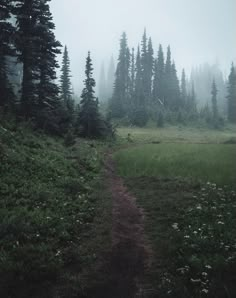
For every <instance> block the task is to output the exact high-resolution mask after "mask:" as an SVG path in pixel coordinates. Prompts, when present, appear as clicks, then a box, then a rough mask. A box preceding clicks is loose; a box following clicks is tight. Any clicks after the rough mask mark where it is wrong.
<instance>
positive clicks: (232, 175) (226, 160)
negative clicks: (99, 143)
mask: <svg viewBox="0 0 236 298" xmlns="http://www.w3.org/2000/svg"><path fill="white" fill-rule="evenodd" d="M115 160H116V161H117V163H118V170H119V173H120V175H122V176H128V177H140V176H149V177H150V176H155V177H166V178H170V177H183V178H191V179H198V180H202V181H205V182H207V181H210V182H213V183H217V184H218V185H221V186H222V185H235V181H236V162H234V161H236V145H228V144H227V145H224V144H217V145H216V144H181V143H180V144H172V143H168V144H164V143H163V144H155V145H154V144H153V145H140V146H138V147H134V148H129V149H126V150H121V151H119V152H117V153H116V154H115Z"/></svg>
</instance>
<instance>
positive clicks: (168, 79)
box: [164, 46, 172, 108]
mask: <svg viewBox="0 0 236 298" xmlns="http://www.w3.org/2000/svg"><path fill="white" fill-rule="evenodd" d="M171 81H172V63H171V50H170V46H168V48H167V56H166V63H165V88H164V90H165V94H164V98H165V101H164V102H165V107H167V108H171Z"/></svg>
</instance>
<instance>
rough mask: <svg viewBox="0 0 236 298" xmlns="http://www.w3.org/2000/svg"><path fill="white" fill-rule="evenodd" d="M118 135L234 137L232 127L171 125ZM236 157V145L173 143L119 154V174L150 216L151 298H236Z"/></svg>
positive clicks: (163, 138)
mask: <svg viewBox="0 0 236 298" xmlns="http://www.w3.org/2000/svg"><path fill="white" fill-rule="evenodd" d="M191 131H192V133H191ZM120 133H121V136H122V137H123V138H125V137H126V136H127V135H126V134H127V133H130V134H131V136H132V138H133V142H134V144H136V143H143V142H145V143H147V142H153V141H162V142H166V141H167V142H172V141H173V142H180V143H183V142H184V143H186V142H187V143H188V142H190V143H192V142H193V143H195V142H214V143H221V142H225V141H227V140H228V139H231V138H235V132H234V131H233V130H229V131H228V130H227V131H223V132H218V131H207V130H204V132H203V131H198V130H196V129H187V130H186V131H182V130H181V131H180V130H179V129H176V128H173V127H172V128H169V129H164V130H153V129H151V130H150V129H134V130H131V129H121V130H120ZM235 152H236V150H235V145H223V144H218V145H212V144H211V145H207V144H204V145H200V144H170V143H169V144H155V145H154V144H153V145H141V146H140V145H139V146H138V147H134V148H130V149H125V150H122V151H119V152H117V153H116V154H115V158H116V160H117V162H118V167H119V171H120V174H121V175H123V176H124V178H125V180H126V183H127V185H128V186H129V188H130V190H131V191H132V192H133V193H134V194H135V195H136V197H137V198H138V204H140V206H141V207H142V208H144V210H145V213H146V217H145V218H146V219H145V224H146V232H147V235H148V237H149V239H150V241H151V243H152V247H153V253H154V260H153V264H152V268H151V270H150V274H149V275H148V276H147V277H146V278H147V283H148V284H150V288H152V289H153V297H179V298H184V297H186V298H187V297H214V298H222V297H235V293H236V287H235V284H236V280H235V276H236V246H235V243H236V238H235V235H236V230H235V227H236V205H235V198H236V193H235V191H234V189H235V178H236V177H235V172H236V171H235ZM176 176H179V177H178V178H177V177H176ZM181 176H182V177H181ZM190 178H191V179H190ZM198 180H201V181H202V182H201V183H199V181H198ZM207 181H211V182H212V183H207ZM215 182H218V183H219V184H220V185H225V184H226V186H224V187H222V186H217V185H216V184H215ZM232 188H233V189H232ZM151 297H152V296H151Z"/></svg>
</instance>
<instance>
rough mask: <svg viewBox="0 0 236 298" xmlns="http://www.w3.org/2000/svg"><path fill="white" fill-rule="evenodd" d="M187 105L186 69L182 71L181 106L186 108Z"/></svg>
mask: <svg viewBox="0 0 236 298" xmlns="http://www.w3.org/2000/svg"><path fill="white" fill-rule="evenodd" d="M186 103H187V86H186V76H185V71H184V69H183V70H182V76H181V104H182V105H183V106H184V107H185V106H186Z"/></svg>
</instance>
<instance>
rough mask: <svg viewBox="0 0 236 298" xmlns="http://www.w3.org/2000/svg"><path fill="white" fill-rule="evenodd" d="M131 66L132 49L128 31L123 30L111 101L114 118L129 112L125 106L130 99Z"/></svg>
mask: <svg viewBox="0 0 236 298" xmlns="http://www.w3.org/2000/svg"><path fill="white" fill-rule="evenodd" d="M129 68H130V51H129V48H128V45H127V37H126V33H125V32H123V34H122V37H121V40H120V52H119V58H118V64H117V69H116V73H115V84H114V90H113V95H112V98H111V101H110V111H111V114H112V117H114V118H122V117H124V116H125V114H126V112H127V111H126V110H125V108H126V107H127V103H128V100H129V88H128V87H129V86H130V81H129V80H130V77H129Z"/></svg>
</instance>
